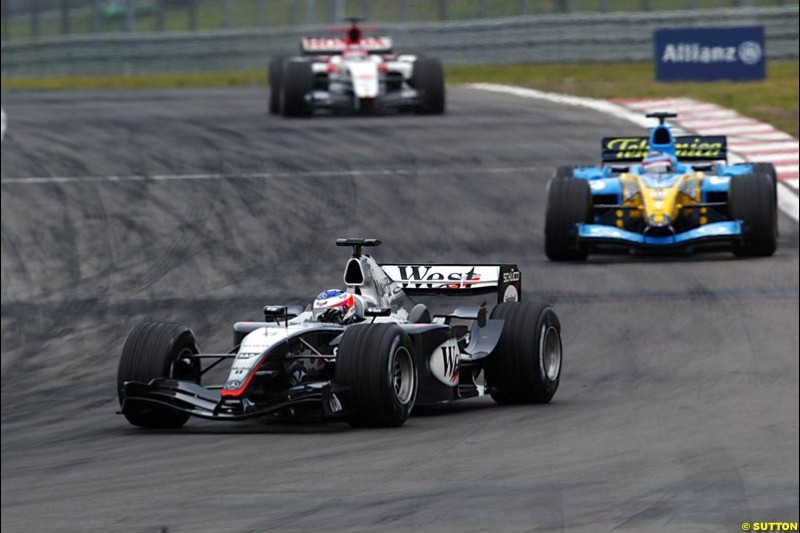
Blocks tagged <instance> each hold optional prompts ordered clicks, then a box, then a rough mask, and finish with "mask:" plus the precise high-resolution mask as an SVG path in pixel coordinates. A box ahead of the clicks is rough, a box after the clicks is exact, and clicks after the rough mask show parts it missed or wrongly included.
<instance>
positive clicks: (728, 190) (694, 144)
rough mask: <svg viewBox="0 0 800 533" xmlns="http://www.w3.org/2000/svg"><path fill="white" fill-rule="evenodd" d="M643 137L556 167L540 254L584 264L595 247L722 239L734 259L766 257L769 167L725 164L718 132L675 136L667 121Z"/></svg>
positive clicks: (771, 230) (773, 217)
mask: <svg viewBox="0 0 800 533" xmlns="http://www.w3.org/2000/svg"><path fill="white" fill-rule="evenodd" d="M647 116H648V117H650V118H656V119H658V121H659V124H658V125H657V126H656V127H655V128H653V130H652V132H651V133H650V136H649V138H648V137H609V138H605V139H603V164H602V165H601V166H594V167H560V168H559V169H558V170H557V171H556V174H555V176H554V177H553V179H551V180H550V182H549V184H548V191H547V209H546V214H545V252H546V254H547V257H548V258H549V259H551V260H553V261H569V260H583V259H586V257H587V255H588V254H589V253H590V252H591V251H593V250H596V249H599V248H603V247H608V246H612V247H620V246H622V247H625V248H628V249H636V248H638V249H642V248H644V249H648V250H669V249H676V248H686V249H692V248H694V247H695V245H698V244H705V243H723V244H724V245H728V246H730V248H731V249H732V250H733V253H734V254H736V255H738V256H769V255H772V254H773V253H774V252H775V247H776V239H777V235H778V215H777V187H776V183H777V182H776V176H775V168H774V167H773V166H772V164H770V163H746V164H745V163H743V164H727V141H726V138H725V137H723V136H714V137H701V136H694V135H691V136H682V137H673V135H672V132H671V130H670V128H669V127H668V125H667V124H666V123H665V121H666V120H667V119H669V118H674V117H675V116H677V115H675V114H673V113H651V114H648V115H647Z"/></svg>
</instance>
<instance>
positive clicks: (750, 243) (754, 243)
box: [728, 173, 778, 257]
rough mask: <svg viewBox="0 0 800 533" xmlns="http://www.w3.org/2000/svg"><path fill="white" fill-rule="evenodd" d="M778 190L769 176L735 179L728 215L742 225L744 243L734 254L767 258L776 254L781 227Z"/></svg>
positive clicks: (729, 195) (759, 175) (749, 176)
mask: <svg viewBox="0 0 800 533" xmlns="http://www.w3.org/2000/svg"><path fill="white" fill-rule="evenodd" d="M774 187H775V186H774V183H773V179H772V177H771V176H770V175H768V174H766V173H758V174H743V175H741V176H734V177H733V178H731V182H730V189H729V190H728V212H729V213H730V215H731V218H733V219H734V220H739V221H741V223H742V241H741V243H739V244H737V245H735V246H734V247H733V253H734V254H736V255H738V256H744V257H766V256H770V255H772V254H774V253H775V249H776V248H777V239H778V224H777V205H776V203H775V190H774Z"/></svg>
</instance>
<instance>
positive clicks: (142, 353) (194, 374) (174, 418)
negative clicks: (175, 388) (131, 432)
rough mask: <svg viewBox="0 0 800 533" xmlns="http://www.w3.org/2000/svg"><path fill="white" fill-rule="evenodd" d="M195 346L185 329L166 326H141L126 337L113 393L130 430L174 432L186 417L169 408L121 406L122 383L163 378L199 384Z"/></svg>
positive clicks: (189, 332)
mask: <svg viewBox="0 0 800 533" xmlns="http://www.w3.org/2000/svg"><path fill="white" fill-rule="evenodd" d="M197 353H198V350H197V342H196V341H195V338H194V334H193V333H192V330H191V329H189V327H188V326H183V325H180V324H171V323H167V322H142V323H141V324H139V325H137V326H136V327H135V328H133V330H131V332H130V333H129V334H128V337H127V338H126V339H125V345H124V346H123V348H122V357H121V358H120V360H119V367H118V369H117V391H118V395H119V402H120V405H121V406H122V414H124V415H125V418H127V419H128V422H130V423H131V424H133V425H134V426H140V427H144V428H153V429H176V428H179V427H181V426H183V425H184V424H185V423H186V421H187V420H188V419H189V415H188V414H186V413H182V412H180V411H176V410H174V409H170V408H169V407H165V406H160V405H155V404H148V403H138V402H137V403H135V404H129V403H126V402H124V401H123V400H124V390H123V385H124V383H125V382H126V381H136V382H140V383H147V382H149V381H150V380H151V379H159V378H167V379H181V380H191V381H196V382H197V383H200V362H199V360H198V359H196V358H194V357H192V355H194V354H197Z"/></svg>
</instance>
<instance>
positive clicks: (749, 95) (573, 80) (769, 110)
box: [447, 62, 798, 136]
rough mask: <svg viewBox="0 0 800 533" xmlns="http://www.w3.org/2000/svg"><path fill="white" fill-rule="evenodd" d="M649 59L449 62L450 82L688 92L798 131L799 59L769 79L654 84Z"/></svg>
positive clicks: (613, 93)
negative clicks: (494, 63)
mask: <svg viewBox="0 0 800 533" xmlns="http://www.w3.org/2000/svg"><path fill="white" fill-rule="evenodd" d="M654 76H655V74H654V71H653V65H652V63H626V64H574V65H511V66H488V65H486V66H477V67H470V66H452V67H449V68H448V69H447V81H448V82H449V83H473V82H481V81H489V82H494V83H508V84H512V85H523V86H529V87H535V88H537V89H541V90H544V91H553V92H558V93H566V94H575V95H578V96H589V97H594V98H651V97H688V98H695V99H697V100H703V101H706V102H713V103H715V104H718V105H721V106H723V107H727V108H729V109H735V110H736V111H738V112H739V113H742V114H743V115H746V116H749V117H753V118H756V119H758V120H762V121H764V122H768V123H770V124H772V125H773V126H775V127H776V128H778V129H780V130H782V131H785V132H787V133H791V134H792V135H794V136H797V134H798V63H796V62H772V63H770V64H769V65H768V68H767V79H766V80H764V81H757V82H740V83H734V82H729V81H718V82H711V83H657V82H655V81H653V80H654Z"/></svg>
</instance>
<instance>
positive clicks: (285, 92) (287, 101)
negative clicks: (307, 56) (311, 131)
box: [280, 59, 314, 117]
mask: <svg viewBox="0 0 800 533" xmlns="http://www.w3.org/2000/svg"><path fill="white" fill-rule="evenodd" d="M281 81H282V83H283V86H282V87H281V89H282V90H281V103H280V111H281V115H283V116H284V117H307V116H310V115H311V113H312V111H313V108H312V107H311V105H309V103H308V102H307V101H306V95H307V94H309V93H310V92H311V91H312V90H313V88H314V73H313V72H312V70H311V63H309V62H308V61H296V60H291V59H289V60H287V61H284V63H283V79H282V80H281Z"/></svg>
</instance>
